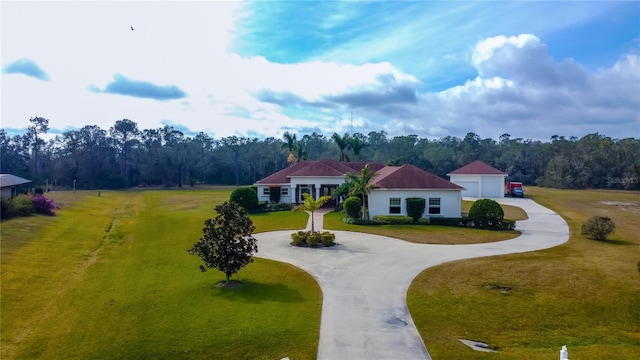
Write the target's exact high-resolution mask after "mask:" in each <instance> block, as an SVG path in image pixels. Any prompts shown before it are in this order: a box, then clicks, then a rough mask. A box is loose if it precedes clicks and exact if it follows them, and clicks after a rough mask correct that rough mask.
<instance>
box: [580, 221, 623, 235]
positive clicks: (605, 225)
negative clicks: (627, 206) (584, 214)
mask: <svg viewBox="0 0 640 360" xmlns="http://www.w3.org/2000/svg"><path fill="white" fill-rule="evenodd" d="M615 229H616V224H615V223H614V222H613V221H612V220H611V219H610V218H609V217H607V216H594V217H592V218H590V219H589V220H587V221H585V222H584V224H582V235H589V236H591V237H592V238H593V239H595V240H607V236H609V234H611V233H613V231H614V230H615Z"/></svg>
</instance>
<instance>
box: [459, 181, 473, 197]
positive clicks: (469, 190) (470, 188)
mask: <svg viewBox="0 0 640 360" xmlns="http://www.w3.org/2000/svg"><path fill="white" fill-rule="evenodd" d="M454 184H456V185H459V186H462V187H463V188H465V189H467V190H462V196H471V197H478V182H477V181H456V182H454Z"/></svg>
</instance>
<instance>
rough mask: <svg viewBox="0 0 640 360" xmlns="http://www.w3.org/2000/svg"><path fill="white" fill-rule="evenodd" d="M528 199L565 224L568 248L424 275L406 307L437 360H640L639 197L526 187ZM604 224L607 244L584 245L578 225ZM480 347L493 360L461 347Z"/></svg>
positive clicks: (488, 260)
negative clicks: (563, 355)
mask: <svg viewBox="0 0 640 360" xmlns="http://www.w3.org/2000/svg"><path fill="white" fill-rule="evenodd" d="M527 195H528V196H531V197H532V198H533V199H534V200H535V201H537V202H539V203H540V204H542V205H544V206H547V207H550V208H552V209H554V210H555V211H557V212H558V213H560V214H561V215H562V216H563V217H564V219H565V220H566V221H567V222H568V223H569V226H570V231H571V236H570V240H569V242H568V243H567V244H565V245H562V246H559V247H556V248H553V249H548V250H543V251H536V252H531V253H525V254H514V255H507V256H499V257H490V258H481V259H472V260H465V261H458V262H453V263H448V264H443V265H441V266H438V267H435V268H430V269H427V270H425V271H424V272H423V273H422V274H420V275H419V276H418V277H417V278H416V279H415V280H414V282H413V283H412V285H411V287H410V288H409V291H408V294H407V303H408V306H409V310H410V312H411V315H412V317H413V320H414V322H415V323H416V326H417V327H418V330H419V332H420V334H421V336H422V338H423V340H424V342H425V344H426V346H427V348H428V349H429V352H430V353H431V355H432V356H433V358H435V359H489V358H500V359H533V360H535V359H553V358H557V357H558V352H559V350H560V348H561V347H562V345H567V347H568V349H569V357H570V358H571V359H594V360H595V359H636V358H637V356H638V354H639V353H640V273H638V268H637V263H638V261H640V248H639V246H640V237H639V236H638V234H639V233H640V222H638V221H637V219H638V215H639V214H640V193H638V192H622V191H586V190H581V191H578V190H573V191H572V190H557V189H544V188H535V187H530V188H528V189H527ZM600 214H603V215H607V216H610V217H611V218H612V219H613V220H614V221H615V223H616V225H617V227H616V233H615V234H614V235H613V236H611V241H608V242H598V241H594V240H590V239H587V238H586V237H584V236H582V235H580V227H581V225H582V223H583V222H584V220H586V219H587V218H588V217H591V216H593V215H600ZM459 338H466V339H471V340H478V341H484V342H487V343H488V344H490V345H491V346H495V347H498V348H499V349H500V352H499V353H498V354H487V353H480V352H476V351H473V350H471V349H470V348H468V347H466V346H465V345H463V344H462V343H460V342H459V341H458V339H459Z"/></svg>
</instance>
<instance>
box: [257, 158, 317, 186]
mask: <svg viewBox="0 0 640 360" xmlns="http://www.w3.org/2000/svg"><path fill="white" fill-rule="evenodd" d="M312 162H313V161H310V160H303V161H301V162H299V163H297V164H294V165H291V166H289V167H286V168H284V169H282V170H280V171H278V172H277V173H275V174H271V175H269V176H267V177H265V178H263V179H261V180H258V182H257V183H256V184H263V185H265V184H286V183H288V182H289V175H290V174H292V173H294V172H296V171H298V170H300V169H302V168H305V167H307V166H309V165H310V164H311V163H312Z"/></svg>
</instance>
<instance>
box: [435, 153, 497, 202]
mask: <svg viewBox="0 0 640 360" xmlns="http://www.w3.org/2000/svg"><path fill="white" fill-rule="evenodd" d="M447 175H448V176H449V179H450V181H451V182H452V183H454V184H457V185H460V186H462V187H463V188H465V190H463V191H462V196H468V197H478V198H500V197H504V180H505V178H506V177H507V173H505V172H504V171H501V170H498V169H496V168H494V167H493V166H490V165H488V164H485V163H483V162H482V161H480V160H476V161H474V162H472V163H470V164H467V165H465V166H463V167H461V168H459V169H457V170H454V171H452V172H451V173H449V174H447Z"/></svg>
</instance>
